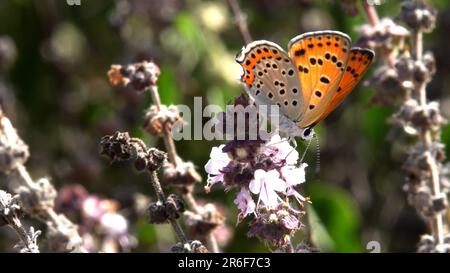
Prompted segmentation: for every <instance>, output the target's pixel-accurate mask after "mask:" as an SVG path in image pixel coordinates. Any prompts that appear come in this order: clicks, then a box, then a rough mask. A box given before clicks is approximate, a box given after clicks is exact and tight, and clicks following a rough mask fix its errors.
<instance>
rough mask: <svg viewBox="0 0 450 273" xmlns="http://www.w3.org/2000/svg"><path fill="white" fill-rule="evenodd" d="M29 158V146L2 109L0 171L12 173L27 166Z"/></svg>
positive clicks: (0, 120)
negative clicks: (20, 167) (18, 167)
mask: <svg viewBox="0 0 450 273" xmlns="http://www.w3.org/2000/svg"><path fill="white" fill-rule="evenodd" d="M29 156H30V153H29V151H28V146H27V145H26V144H25V143H24V142H23V141H22V139H21V138H20V137H19V136H18V134H17V132H16V129H14V127H13V126H12V124H11V121H10V120H9V119H8V118H7V117H6V116H5V115H4V114H3V112H2V111H1V109H0V171H1V172H4V173H7V174H8V173H10V172H12V171H13V170H15V169H16V168H17V166H19V165H23V164H25V162H26V161H27V160H28V157H29Z"/></svg>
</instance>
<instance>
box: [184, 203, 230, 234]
mask: <svg viewBox="0 0 450 273" xmlns="http://www.w3.org/2000/svg"><path fill="white" fill-rule="evenodd" d="M184 217H185V219H186V225H187V226H188V227H189V230H190V231H191V233H192V234H193V235H194V236H195V237H196V238H197V237H204V236H205V235H207V234H210V233H211V232H212V231H213V230H214V229H215V228H217V227H218V226H220V225H223V223H224V221H225V217H224V216H223V214H222V213H220V212H219V210H218V209H217V208H216V206H215V205H214V204H211V203H208V204H206V205H204V206H201V207H199V208H198V212H197V213H195V212H192V211H186V212H185V213H184Z"/></svg>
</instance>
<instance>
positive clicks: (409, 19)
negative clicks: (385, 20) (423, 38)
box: [400, 0, 437, 32]
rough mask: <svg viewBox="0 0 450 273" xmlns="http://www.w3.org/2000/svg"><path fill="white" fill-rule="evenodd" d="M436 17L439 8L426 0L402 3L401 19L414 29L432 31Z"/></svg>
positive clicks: (410, 0) (411, 0)
mask: <svg viewBox="0 0 450 273" xmlns="http://www.w3.org/2000/svg"><path fill="white" fill-rule="evenodd" d="M436 17H437V10H436V9H435V8H433V7H430V6H429V5H427V4H426V2H425V1H424V0H414V1H413V0H409V1H404V2H403V3H402V5H401V10H400V20H402V21H403V22H405V23H406V25H408V27H410V28H412V29H415V30H422V31H424V32H431V31H433V29H434V27H435V25H436Z"/></svg>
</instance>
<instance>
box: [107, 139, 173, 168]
mask: <svg viewBox="0 0 450 273" xmlns="http://www.w3.org/2000/svg"><path fill="white" fill-rule="evenodd" d="M100 154H102V155H105V156H107V157H109V158H110V159H111V160H112V161H116V160H117V161H133V163H134V166H135V168H136V169H137V170H138V171H143V170H147V171H150V172H152V171H156V170H157V169H159V168H160V167H161V166H162V165H163V163H164V161H165V160H166V154H165V153H164V152H162V151H159V150H158V149H155V148H147V146H146V145H145V143H144V142H143V141H142V140H140V139H138V138H132V137H130V135H129V134H128V133H127V132H124V133H121V132H116V133H115V134H114V135H112V136H109V135H107V136H104V137H103V138H102V139H101V141H100Z"/></svg>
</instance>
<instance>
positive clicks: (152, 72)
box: [108, 61, 160, 91]
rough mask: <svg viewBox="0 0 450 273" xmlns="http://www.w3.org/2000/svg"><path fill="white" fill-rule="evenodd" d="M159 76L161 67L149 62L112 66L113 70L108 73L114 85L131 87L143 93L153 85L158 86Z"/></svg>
mask: <svg viewBox="0 0 450 273" xmlns="http://www.w3.org/2000/svg"><path fill="white" fill-rule="evenodd" d="M159 74H160V70H159V67H158V66H157V65H156V64H154V63H152V62H147V61H143V62H141V63H134V64H128V65H125V66H122V65H111V69H110V70H109V71H108V77H109V81H110V82H111V84H112V85H114V86H116V85H121V86H128V85H130V86H132V87H133V88H134V89H135V90H136V91H143V90H145V89H147V88H148V87H150V86H152V85H156V81H157V80H158V76H159Z"/></svg>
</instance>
